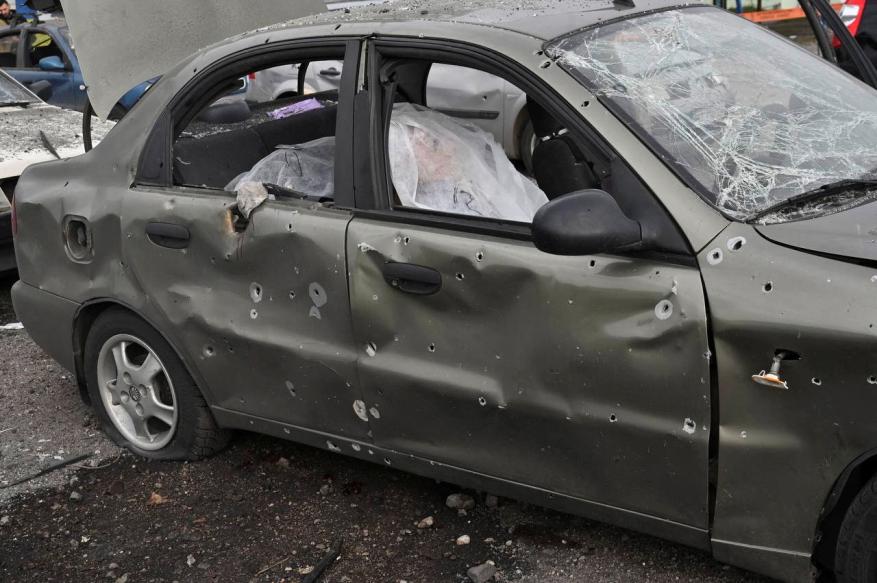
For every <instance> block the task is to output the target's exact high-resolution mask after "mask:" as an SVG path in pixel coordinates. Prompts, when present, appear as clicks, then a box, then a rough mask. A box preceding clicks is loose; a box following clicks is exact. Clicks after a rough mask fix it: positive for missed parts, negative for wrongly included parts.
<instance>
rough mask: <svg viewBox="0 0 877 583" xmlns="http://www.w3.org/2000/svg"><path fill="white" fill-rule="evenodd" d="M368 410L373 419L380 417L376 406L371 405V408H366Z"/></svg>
mask: <svg viewBox="0 0 877 583" xmlns="http://www.w3.org/2000/svg"><path fill="white" fill-rule="evenodd" d="M368 412H369V413H371V416H372V417H374V418H375V419H380V418H381V412H380V411H378V408H377V407H372V408H371V409H369V410H368Z"/></svg>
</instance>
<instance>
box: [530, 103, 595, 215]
mask: <svg viewBox="0 0 877 583" xmlns="http://www.w3.org/2000/svg"><path fill="white" fill-rule="evenodd" d="M527 111H528V113H529V114H530V121H531V122H532V124H533V133H535V134H536V138H537V142H536V147H535V148H534V149H533V176H534V178H535V179H536V183H537V184H538V185H539V188H541V189H542V191H543V192H544V193H545V195H546V196H547V197H548V198H549V199H554V198H557V197H558V196H562V195H564V194H568V193H570V192H575V191H577V190H586V189H589V188H600V180H599V179H598V178H597V176H596V175H595V174H594V171H593V170H592V169H591V167H590V165H588V163H587V162H586V161H585V157H584V155H583V154H582V152H581V150H580V148H579V147H578V146H577V145H576V143H575V142H574V141H573V139H572V136H570V135H569V132H567V131H565V128H564V127H563V124H561V123H560V122H559V121H558V120H557V119H555V118H554V117H553V116H552V115H551V114H550V113H548V111H546V110H545V108H543V107H542V106H541V105H539V104H538V103H536V102H535V101H533V100H531V99H530V98H527Z"/></svg>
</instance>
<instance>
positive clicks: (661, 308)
mask: <svg viewBox="0 0 877 583" xmlns="http://www.w3.org/2000/svg"><path fill="white" fill-rule="evenodd" d="M672 315H673V302H671V301H670V300H661V301H660V302H658V305H656V306H655V317H657V318H658V319H659V320H666V319H667V318H669V317H670V316H672Z"/></svg>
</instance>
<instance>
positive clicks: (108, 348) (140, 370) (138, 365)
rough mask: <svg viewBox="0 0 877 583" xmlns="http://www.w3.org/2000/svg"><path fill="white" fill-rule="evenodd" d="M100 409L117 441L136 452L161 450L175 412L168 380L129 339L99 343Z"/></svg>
mask: <svg viewBox="0 0 877 583" xmlns="http://www.w3.org/2000/svg"><path fill="white" fill-rule="evenodd" d="M97 382H98V387H99V390H100V394H101V399H102V400H103V405H104V409H105V410H106V412H107V414H108V415H109V417H110V420H111V421H112V422H113V425H114V426H115V428H116V429H117V430H118V431H119V433H121V434H122V436H123V437H124V438H125V439H127V440H128V441H129V442H131V443H132V444H133V445H135V446H137V447H138V448H140V449H142V450H147V451H155V450H158V449H161V448H163V447H164V446H166V445H167V444H168V443H169V442H170V441H171V439H173V436H174V433H175V432H176V428H177V419H178V416H179V411H178V407H177V397H176V393H175V392H174V386H173V383H172V382H171V378H170V375H169V374H168V373H167V369H166V368H165V366H164V363H162V362H161V359H160V358H159V357H158V355H157V354H156V353H155V351H154V350H152V348H150V347H149V345H147V344H146V343H145V342H143V341H142V340H140V339H139V338H137V337H135V336H132V335H130V334H117V335H115V336H113V337H112V338H110V339H108V340H107V341H106V342H104V344H103V346H102V347H101V349H100V353H99V354H98V360H97Z"/></svg>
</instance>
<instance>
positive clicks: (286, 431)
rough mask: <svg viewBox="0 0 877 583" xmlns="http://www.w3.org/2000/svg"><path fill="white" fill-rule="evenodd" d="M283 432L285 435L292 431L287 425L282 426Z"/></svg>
mask: <svg viewBox="0 0 877 583" xmlns="http://www.w3.org/2000/svg"><path fill="white" fill-rule="evenodd" d="M283 433H285V434H286V435H289V434H291V433H292V431H290V430H289V428H288V427H284V428H283Z"/></svg>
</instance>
